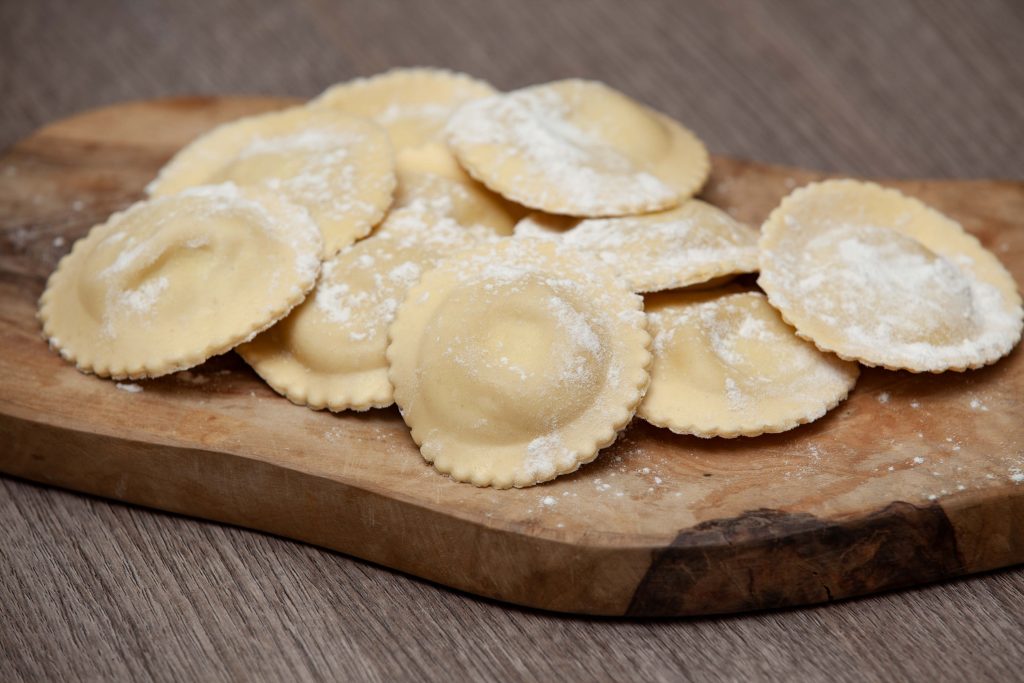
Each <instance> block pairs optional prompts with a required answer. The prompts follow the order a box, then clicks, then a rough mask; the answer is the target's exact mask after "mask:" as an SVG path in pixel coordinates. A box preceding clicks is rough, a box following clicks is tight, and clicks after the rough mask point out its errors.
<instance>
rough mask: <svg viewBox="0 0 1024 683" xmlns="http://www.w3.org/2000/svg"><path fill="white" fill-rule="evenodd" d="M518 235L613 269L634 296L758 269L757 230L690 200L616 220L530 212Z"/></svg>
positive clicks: (713, 208) (720, 211)
mask: <svg viewBox="0 0 1024 683" xmlns="http://www.w3.org/2000/svg"><path fill="white" fill-rule="evenodd" d="M515 234H516V236H517V237H541V238H547V239H558V240H560V241H561V242H562V244H565V245H567V246H572V247H575V248H577V249H580V250H582V251H587V252H590V253H592V254H594V255H595V256H597V257H598V258H600V259H601V260H602V261H604V262H605V263H607V264H608V265H610V266H612V267H613V268H615V270H616V271H618V272H619V274H620V275H622V277H623V278H624V279H625V280H626V282H627V283H629V286H630V288H631V289H632V290H633V291H634V292H660V291H662V290H666V289H676V288H678V287H689V286H691V285H696V284H701V283H705V282H709V281H712V280H717V279H719V278H725V277H727V276H730V275H737V274H739V273H752V272H755V271H756V270H757V237H758V234H757V231H756V230H754V229H753V228H751V227H750V226H748V225H744V224H743V223H740V222H739V221H737V220H735V219H734V218H733V217H732V216H730V215H729V214H727V213H726V212H725V211H722V210H721V209H719V208H717V207H714V206H711V205H710V204H707V203H705V202H702V201H700V200H699V199H691V200H688V201H686V202H684V203H683V205H682V206H679V207H677V208H675V209H669V210H668V211H660V212H658V213H648V214H643V215H640V216H623V217H620V218H588V219H585V220H579V221H577V220H574V219H568V218H566V217H565V216H551V215H539V214H533V215H530V216H527V217H526V218H524V219H523V220H521V221H519V222H518V223H517V224H516V227H515Z"/></svg>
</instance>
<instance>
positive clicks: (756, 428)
mask: <svg viewBox="0 0 1024 683" xmlns="http://www.w3.org/2000/svg"><path fill="white" fill-rule="evenodd" d="M645 308H646V310H647V319H648V323H649V325H650V329H651V334H652V335H653V336H654V343H653V349H654V364H653V365H652V367H651V386H650V388H649V389H648V390H647V395H646V397H645V398H644V400H643V403H641V404H640V408H639V410H638V411H637V414H638V415H639V416H640V417H642V418H643V419H644V420H646V421H648V422H650V423H651V424H654V425H657V426H659V427H666V428H668V429H670V430H672V431H673V432H676V433H678V434H693V435H695V436H701V437H713V436H724V437H735V436H741V435H742V436H757V435H759V434H764V433H774V432H783V431H786V430H788V429H792V428H793V427H796V426H798V425H801V424H804V423H807V422H812V421H814V420H816V419H818V418H820V417H821V416H822V415H824V414H825V413H826V412H827V411H828V410H830V409H832V408H834V407H835V406H836V405H837V404H838V403H839V402H840V401H842V400H843V399H844V398H846V396H847V395H848V394H849V392H850V390H851V389H853V385H854V384H855V383H856V381H857V375H858V370H857V364H856V363H850V362H847V361H844V360H841V359H839V358H837V357H836V356H834V355H832V354H830V353H825V352H823V351H820V350H818V349H817V348H815V346H814V344H812V343H810V342H808V341H805V340H803V339H800V338H799V337H797V336H796V334H794V332H793V328H791V327H790V326H789V325H787V324H786V323H785V322H783V320H782V318H780V317H779V313H778V311H776V310H775V309H774V308H772V307H771V306H770V305H769V304H768V300H767V299H766V298H765V297H764V295H763V294H760V293H757V292H748V291H744V290H742V289H740V288H736V287H729V288H725V289H722V290H715V291H701V292H663V293H660V294H654V295H650V296H648V297H646V298H645Z"/></svg>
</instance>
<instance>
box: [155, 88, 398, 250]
mask: <svg viewBox="0 0 1024 683" xmlns="http://www.w3.org/2000/svg"><path fill="white" fill-rule="evenodd" d="M224 181H231V182H234V183H237V184H238V185H243V186H260V187H263V188H264V189H267V190H269V191H271V192H275V193H278V194H280V195H281V196H283V197H284V198H285V199H288V200H289V201H291V202H293V203H295V204H298V205H300V206H304V207H305V208H306V209H308V210H309V212H310V214H311V215H312V216H313V220H314V221H316V224H317V225H318V226H319V228H320V231H321V233H322V234H323V243H324V246H323V253H322V255H323V257H324V258H329V257H330V256H333V255H334V254H335V253H337V252H338V250H339V249H342V248H343V247H346V246H348V245H349V244H352V243H353V242H355V241H356V240H357V239H360V238H362V237H365V236H366V235H367V234H369V232H370V230H371V229H372V228H373V226H374V225H376V224H377V223H378V222H379V221H380V220H381V218H383V217H384V212H385V211H387V208H388V206H389V205H390V204H391V197H392V194H393V193H394V190H395V182H396V181H395V168H394V157H393V154H392V151H391V146H390V144H389V142H388V138H387V134H386V133H385V132H384V131H383V130H382V129H381V128H379V127H378V126H375V125H374V124H372V123H370V122H369V121H364V120H362V119H357V118H355V117H352V116H346V115H344V114H340V113H337V112H333V111H329V110H327V111H313V110H309V109H306V108H304V107H295V108H292V109H287V110H285V111H281V112H272V113H269V114H261V115H259V116H252V117H249V118H244V119H240V120H238V121H232V122H231V123H226V124H224V125H222V126H219V127H217V128H215V129H213V130H212V131H210V132H209V133H207V134H206V135H203V136H201V137H200V138H198V139H197V140H195V141H194V142H192V143H191V144H190V145H188V146H187V147H185V148H184V149H183V150H181V151H180V152H178V154H177V155H175V157H174V158H173V159H171V161H170V162H169V163H168V164H167V165H166V166H164V168H163V169H162V170H161V171H160V174H159V175H158V176H157V177H156V179H155V180H154V181H153V182H152V183H150V184H149V186H148V187H147V188H146V189H147V191H148V192H149V194H150V195H151V196H155V197H160V196H166V195H169V194H174V193H175V192H179V191H181V190H183V189H185V188H188V187H194V186H196V185H207V184H211V183H219V182H224Z"/></svg>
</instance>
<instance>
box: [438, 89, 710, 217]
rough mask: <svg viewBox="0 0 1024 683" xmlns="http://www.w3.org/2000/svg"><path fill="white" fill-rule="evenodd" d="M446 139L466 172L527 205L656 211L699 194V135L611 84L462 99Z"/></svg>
mask: <svg viewBox="0 0 1024 683" xmlns="http://www.w3.org/2000/svg"><path fill="white" fill-rule="evenodd" d="M447 133H448V144H449V146H450V147H451V148H452V150H453V151H454V153H455V156H456V157H458V159H459V162H460V163H461V164H462V165H463V167H464V168H465V169H466V170H467V171H469V173H470V174H471V175H472V176H473V177H474V178H477V179H478V180H480V181H482V182H483V183H484V184H485V185H487V186H488V187H489V188H491V189H492V190H494V191H495V192H497V193H499V194H501V195H502V196H504V197H506V198H508V199H511V200H513V201H515V202H518V203H520V204H523V205H525V206H528V207H531V208H534V209H540V210H542V211H547V212H549V213H555V214H569V215H573V216H591V217H593V216H622V215H628V214H635V213H644V212H648V211H658V210H661V209H666V208H669V207H671V206H675V205H676V204H678V203H679V202H680V201H681V200H682V199H683V198H685V197H689V196H691V195H693V194H695V193H696V192H697V191H698V190H699V189H700V187H701V186H702V185H703V184H704V181H705V180H706V179H707V176H708V171H709V168H710V165H709V160H708V153H707V150H706V149H705V148H704V145H703V143H701V141H700V140H698V139H697V137H696V136H694V135H693V133H691V132H690V131H688V130H686V129H685V128H683V127H682V126H681V125H679V124H678V123H676V122H675V121H673V120H671V119H670V118H668V117H667V116H664V115H663V114H660V113H658V112H655V111H653V110H651V109H648V108H646V107H644V106H643V105H641V104H639V103H638V102H635V101H634V100H632V99H630V98H628V97H626V96H625V95H623V94H622V93H619V92H617V91H615V90H612V89H611V88H609V87H608V86H606V85H603V84H601V83H596V82H593V81H581V80H566V81H557V82H555V83H548V84H545V85H539V86H533V87H530V88H524V89H523V90H517V91H514V92H511V93H508V94H504V95H494V96H491V97H487V98H484V99H480V100H476V101H473V102H470V103H468V104H466V105H464V106H463V107H462V108H461V109H459V110H458V111H457V112H456V113H455V114H454V115H453V116H452V118H451V120H450V121H449V122H448V127H447Z"/></svg>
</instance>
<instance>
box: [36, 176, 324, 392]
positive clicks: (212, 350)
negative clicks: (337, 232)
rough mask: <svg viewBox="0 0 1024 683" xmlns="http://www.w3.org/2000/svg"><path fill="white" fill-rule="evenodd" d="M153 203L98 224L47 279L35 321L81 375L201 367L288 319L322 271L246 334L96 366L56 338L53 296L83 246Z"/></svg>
mask: <svg viewBox="0 0 1024 683" xmlns="http://www.w3.org/2000/svg"><path fill="white" fill-rule="evenodd" d="M242 193H243V194H248V195H253V194H258V193H254V192H253V191H251V190H243V191H242ZM172 196H173V195H172ZM152 201H154V200H152V199H142V200H139V201H136V202H134V203H132V204H131V205H129V206H127V207H126V208H124V209H122V210H120V211H115V212H114V213H112V214H111V215H110V216H109V217H108V218H107V220H105V221H103V222H102V223H97V224H96V225H94V226H93V227H92V228H90V229H89V232H88V233H86V235H85V236H84V237H82V238H80V239H78V240H76V241H75V243H74V244H73V245H72V247H71V250H70V251H69V252H68V253H67V254H65V255H64V256H63V257H62V258H61V260H60V261H59V262H58V264H57V267H56V268H55V269H54V271H53V272H52V273H51V274H50V277H49V278H48V279H47V283H46V288H45V289H44V291H43V293H42V295H41V296H40V297H39V310H38V311H37V313H36V318H37V320H39V322H40V324H41V327H42V330H41V333H42V336H43V338H44V339H45V340H46V342H47V344H48V345H49V347H50V348H51V349H53V350H54V351H56V352H57V353H58V354H59V355H60V356H61V358H63V359H64V360H65V361H67V362H69V363H72V364H74V366H75V367H76V368H77V369H78V370H79V371H80V372H82V373H85V374H93V375H96V376H97V377H103V378H109V379H114V380H120V379H153V378H156V377H162V376H164V375H169V374H171V373H174V372H179V371H181V370H188V369H189V368H193V367H195V366H197V365H200V364H201V363H203V362H205V361H206V360H208V359H209V358H212V357H213V356H216V355H220V354H222V353H226V352H228V351H230V350H231V349H233V348H234V347H236V346H238V345H239V344H244V343H245V342H248V341H251V340H252V339H253V338H255V337H256V335H258V334H260V333H261V332H263V331H265V330H267V329H269V328H271V327H273V326H274V325H275V324H276V323H277V322H278V321H279V320H281V319H283V318H284V317H286V316H287V315H288V314H289V313H290V312H291V311H292V310H293V309H294V308H295V307H296V306H298V305H299V304H300V303H302V301H303V300H304V299H305V297H306V295H307V294H308V293H309V292H310V291H311V290H312V289H313V287H314V286H315V284H316V281H317V277H318V275H319V269H317V271H316V272H315V273H313V276H312V277H311V278H310V279H309V281H308V282H304V281H301V280H300V281H299V283H298V290H297V291H299V292H301V293H300V294H297V295H293V296H289V297H288V298H287V299H285V300H283V301H282V302H281V303H280V304H279V305H278V306H275V307H273V308H271V309H269V312H268V313H267V315H266V316H265V320H262V321H259V322H258V323H257V324H256V326H255V327H253V328H251V329H248V330H246V331H245V332H239V333H237V334H231V335H226V336H223V337H219V338H216V339H214V340H212V341H210V342H208V343H207V344H206V345H205V346H203V347H201V348H197V349H196V350H193V351H190V352H185V353H182V354H170V355H165V356H163V357H158V358H155V359H153V360H151V361H147V362H144V363H143V364H142V367H141V369H140V370H139V371H134V370H133V369H129V368H125V367H122V366H119V365H117V364H116V363H114V362H101V363H99V364H97V361H96V360H95V358H94V356H95V354H83V353H81V352H76V351H75V350H74V349H72V348H70V347H69V346H68V345H67V344H66V343H65V342H64V340H63V339H61V338H60V337H58V336H57V335H56V330H55V329H54V321H53V318H52V317H51V313H52V299H53V297H54V291H55V287H56V286H59V283H60V281H61V280H62V279H63V278H65V277H68V274H67V272H66V271H67V269H68V268H70V267H71V265H73V264H74V261H75V258H76V256H75V255H76V254H81V251H82V249H83V248H84V246H83V245H85V244H87V243H88V240H89V239H90V238H91V237H92V236H93V235H94V234H97V231H99V230H101V229H102V228H104V227H106V226H108V225H110V224H112V223H115V222H118V221H120V220H122V219H123V218H124V216H125V215H127V214H129V213H130V212H132V211H134V210H136V209H137V208H138V207H141V206H143V205H147V204H149V203H150V202H152ZM278 201H280V203H281V204H282V205H287V204H288V202H287V201H285V200H283V199H279V200H278ZM292 207H293V208H294V209H297V210H298V211H302V208H301V207H298V206H295V205H292ZM316 235H317V238H318V243H319V235H320V233H319V230H317V231H316Z"/></svg>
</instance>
